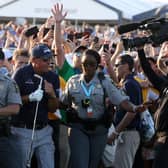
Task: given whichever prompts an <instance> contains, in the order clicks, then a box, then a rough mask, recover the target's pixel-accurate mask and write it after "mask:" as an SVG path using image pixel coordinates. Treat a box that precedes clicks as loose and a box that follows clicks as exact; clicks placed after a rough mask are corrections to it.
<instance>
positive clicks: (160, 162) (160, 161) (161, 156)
mask: <svg viewBox="0 0 168 168" xmlns="http://www.w3.org/2000/svg"><path fill="white" fill-rule="evenodd" d="M154 149H155V159H154V165H153V168H167V167H168V137H166V138H165V139H164V138H163V141H162V142H158V141H157V142H156V144H155V147H154Z"/></svg>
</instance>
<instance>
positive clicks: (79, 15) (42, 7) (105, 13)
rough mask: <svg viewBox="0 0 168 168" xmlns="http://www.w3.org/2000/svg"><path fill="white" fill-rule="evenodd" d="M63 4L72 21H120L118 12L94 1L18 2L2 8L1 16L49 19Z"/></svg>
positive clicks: (42, 0) (20, 0)
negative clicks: (58, 4) (56, 5)
mask: <svg viewBox="0 0 168 168" xmlns="http://www.w3.org/2000/svg"><path fill="white" fill-rule="evenodd" d="M57 2H59V3H62V4H63V5H64V10H65V11H67V12H68V15H67V17H66V19H71V20H118V15H117V13H116V12H114V11H112V10H110V9H108V8H106V7H104V6H102V5H100V4H98V3H96V2H94V1H92V0H84V1H77V0H70V1H69V0H59V1H58V0H16V1H15V2H13V3H8V5H5V6H2V7H0V16H1V17H2V16H4V17H26V18H47V17H49V16H50V15H51V8H52V6H53V5H54V4H55V3H57Z"/></svg>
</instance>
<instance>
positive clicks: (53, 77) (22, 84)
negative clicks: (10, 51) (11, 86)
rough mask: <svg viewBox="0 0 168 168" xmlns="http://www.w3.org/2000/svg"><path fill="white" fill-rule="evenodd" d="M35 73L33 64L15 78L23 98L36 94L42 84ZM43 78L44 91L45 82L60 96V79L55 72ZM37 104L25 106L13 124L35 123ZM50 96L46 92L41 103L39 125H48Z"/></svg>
mask: <svg viewBox="0 0 168 168" xmlns="http://www.w3.org/2000/svg"><path fill="white" fill-rule="evenodd" d="M34 74H35V72H34V70H33V67H32V65H31V64H29V65H26V66H24V67H23V68H20V69H19V70H18V71H17V72H16V73H15V74H14V75H13V78H14V80H15V81H16V83H17V84H18V86H19V89H20V94H21V96H24V95H29V94H30V93H32V92H34V91H35V90H36V89H37V88H38V86H39V83H40V79H39V78H37V77H35V76H34ZM41 76H42V77H43V83H42V89H43V90H44V80H47V81H48V82H49V83H51V84H52V85H53V88H54V90H55V94H56V96H57V97H58V96H59V77H58V75H57V74H56V73H55V72H52V71H48V72H46V73H44V74H43V75H41ZM36 105H37V102H28V103H25V104H23V106H22V107H21V109H20V112H19V114H18V115H15V116H13V118H12V120H13V122H23V123H25V124H30V123H33V121H34V114H35V111H36ZM48 112H49V109H48V95H47V94H46V93H45V92H44V96H43V98H42V100H41V101H40V102H39V107H38V115H37V122H36V123H37V124H47V122H48Z"/></svg>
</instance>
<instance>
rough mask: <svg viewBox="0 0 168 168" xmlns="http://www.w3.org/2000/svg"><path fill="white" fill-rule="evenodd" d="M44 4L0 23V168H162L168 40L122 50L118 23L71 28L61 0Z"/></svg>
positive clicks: (140, 33)
mask: <svg viewBox="0 0 168 168" xmlns="http://www.w3.org/2000/svg"><path fill="white" fill-rule="evenodd" d="M51 12H52V16H50V17H49V18H47V19H46V21H45V23H44V24H42V25H38V26H34V25H33V26H32V25H29V24H28V23H25V24H24V25H17V24H15V23H14V22H13V21H10V22H9V23H7V24H1V25H0V47H1V49H0V91H1V97H0V102H1V103H0V105H1V106H0V165H1V166H0V167H2V168H28V167H32V168H36V167H39V168H160V167H162V168H164V167H165V168H166V167H167V162H168V161H167V159H166V157H167V155H166V153H168V149H167V146H168V145H167V143H168V141H167V137H168V122H167V117H168V114H167V104H168V102H167V73H168V68H167V66H168V64H167V61H168V42H167V41H164V42H163V43H161V44H160V45H159V46H152V44H142V45H139V46H136V47H134V48H127V47H125V46H124V43H123V41H122V39H121V35H120V34H119V33H118V31H117V25H115V26H114V27H110V26H108V25H105V26H100V25H96V26H95V27H91V26H89V25H88V24H85V25H83V26H82V27H80V28H78V30H77V29H75V28H74V26H73V25H70V24H67V23H66V21H65V19H66V16H67V15H68V13H67V12H65V11H64V9H63V5H62V4H59V3H57V4H55V5H54V6H53V7H52V9H51ZM124 36H125V37H127V38H131V37H133V38H134V37H147V36H148V32H145V31H134V33H131V32H127V33H125V34H124ZM146 112H148V114H149V115H150V116H151V118H152V120H153V122H154V127H155V133H154V134H152V136H151V137H150V138H148V139H147V140H146V139H145V138H144V132H142V131H141V130H142V127H143V123H142V114H144V113H146ZM147 136H148V137H149V135H147ZM106 150H108V152H107V151H106Z"/></svg>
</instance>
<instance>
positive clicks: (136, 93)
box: [114, 74, 142, 129]
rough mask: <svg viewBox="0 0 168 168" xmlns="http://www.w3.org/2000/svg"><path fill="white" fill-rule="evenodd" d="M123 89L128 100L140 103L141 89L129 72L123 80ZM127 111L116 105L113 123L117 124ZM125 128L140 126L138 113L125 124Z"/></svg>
mask: <svg viewBox="0 0 168 168" xmlns="http://www.w3.org/2000/svg"><path fill="white" fill-rule="evenodd" d="M123 91H124V92H125V93H126V95H128V96H129V100H130V101H131V102H132V103H133V104H135V105H139V104H142V90H141V86H140V85H139V83H138V82H137V81H136V80H135V79H134V75H133V74H129V75H128V76H127V77H126V78H125V81H124V84H123ZM126 112H127V111H125V110H124V109H122V108H121V107H117V111H116V113H115V115H114V124H115V125H118V124H119V122H120V121H121V120H122V119H123V117H124V115H125V114H126ZM127 128H130V129H131V128H137V129H138V128H140V115H139V114H137V115H136V116H135V118H134V119H133V121H132V122H131V123H130V124H129V125H128V126H127Z"/></svg>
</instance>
